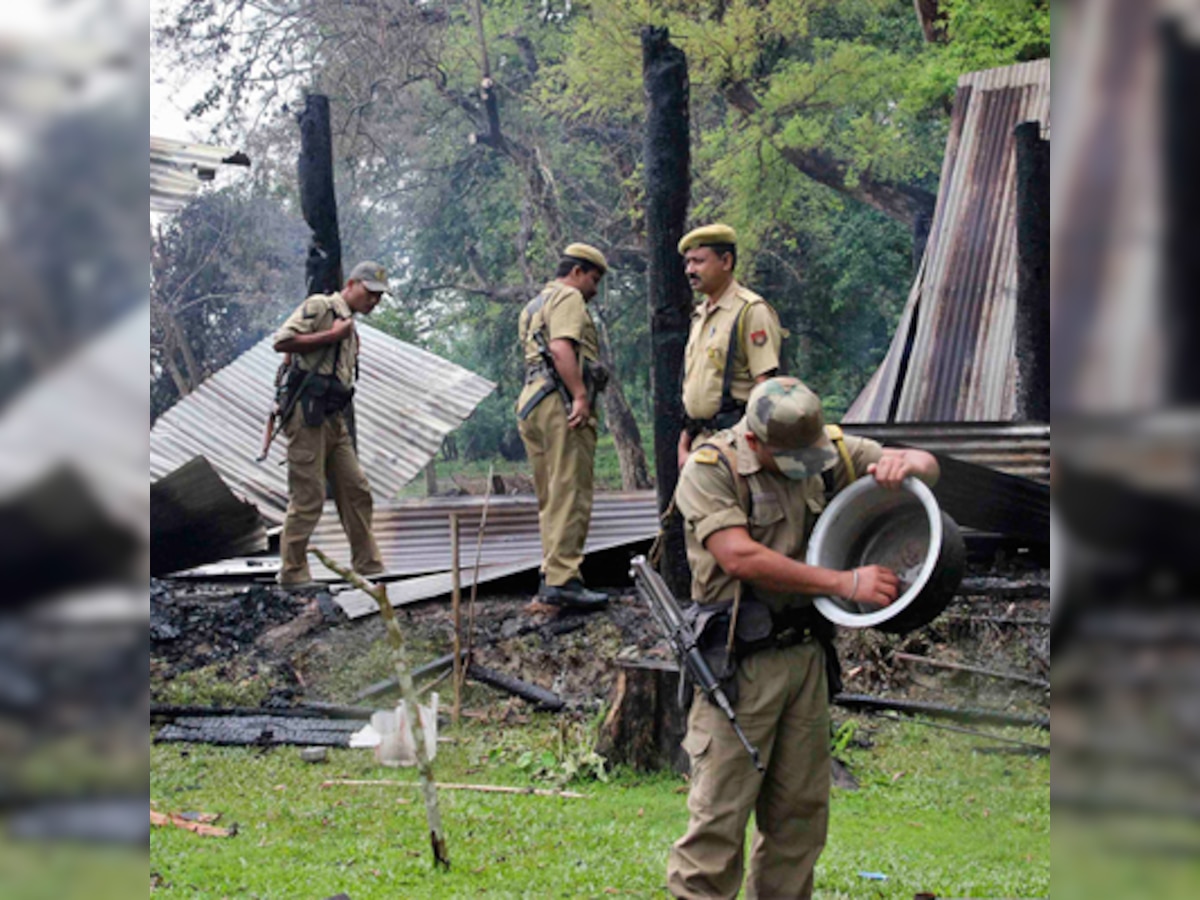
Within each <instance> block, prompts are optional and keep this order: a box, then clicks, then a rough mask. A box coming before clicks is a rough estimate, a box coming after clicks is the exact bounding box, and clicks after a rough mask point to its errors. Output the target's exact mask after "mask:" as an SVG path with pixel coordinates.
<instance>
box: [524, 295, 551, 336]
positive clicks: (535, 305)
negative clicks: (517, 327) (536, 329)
mask: <svg viewBox="0 0 1200 900" xmlns="http://www.w3.org/2000/svg"><path fill="white" fill-rule="evenodd" d="M549 299H550V288H548V287H545V288H542V290H541V291H540V292H539V293H538V295H537V296H536V297H534V298H533V299H532V300H530V301H529V302H528V303H526V304H525V309H524V310H522V312H523V313H524V314H525V323H524V328H522V330H521V343H522V344H524V343H525V341H527V340H529V331H528V328H529V323H530V322H532V321H533V317H534V316H536V315H537V314H538V313H539V312H541V311H542V307H543V306H545V305H546V301H547V300H549ZM545 327H546V324H545V322H543V323H542V328H545Z"/></svg>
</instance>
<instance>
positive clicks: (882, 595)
mask: <svg viewBox="0 0 1200 900" xmlns="http://www.w3.org/2000/svg"><path fill="white" fill-rule="evenodd" d="M842 596H843V597H845V598H846V599H847V600H852V601H854V602H855V603H869V604H870V605H872V606H878V607H880V608H881V609H882V608H883V607H885V606H888V605H889V604H891V602H892V601H893V600H895V599H896V598H897V597H898V596H900V579H899V577H898V576H897V575H896V573H895V572H893V571H892V570H891V569H889V568H887V567H885V566H862V567H861V568H858V569H854V570H852V571H850V572H847V573H846V587H845V589H844V590H843V592H842Z"/></svg>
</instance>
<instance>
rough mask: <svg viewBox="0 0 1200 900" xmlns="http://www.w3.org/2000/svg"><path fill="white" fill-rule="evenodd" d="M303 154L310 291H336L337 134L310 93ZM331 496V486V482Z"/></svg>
mask: <svg viewBox="0 0 1200 900" xmlns="http://www.w3.org/2000/svg"><path fill="white" fill-rule="evenodd" d="M298 118H299V122H300V158H299V160H298V161H297V163H296V169H297V172H296V175H297V181H298V182H299V184H300V212H301V213H302V214H303V216H304V221H305V222H307V223H308V227H309V228H310V229H312V234H311V235H310V236H309V240H308V256H307V258H306V259H305V260H304V283H305V286H306V289H307V291H306V292H307V293H308V294H310V295H311V294H332V293H333V292H334V291H336V290H339V289H340V288H341V286H342V239H341V237H340V236H339V233H338V217H337V192H336V191H335V190H334V185H333V136H332V134H331V132H330V129H329V98H328V97H326V96H324V95H323V94H308V95H306V96H305V98H304V112H302V113H300V115H299V117H298ZM342 415H343V417H344V418H345V420H346V430H347V431H349V432H350V443H351V444H353V446H354V449H355V450H356V451H357V450H358V429H357V427H355V419H354V401H353V400H351V401H350V402H349V403H348V404H346V408H345V409H344V410H343V412H342ZM326 494H327V496H332V489H331V488H329V487H328V486H327V489H326Z"/></svg>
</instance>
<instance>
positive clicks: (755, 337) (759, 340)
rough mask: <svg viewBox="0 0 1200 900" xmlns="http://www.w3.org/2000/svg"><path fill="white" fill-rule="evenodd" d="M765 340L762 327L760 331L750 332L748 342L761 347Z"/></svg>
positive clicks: (764, 331)
mask: <svg viewBox="0 0 1200 900" xmlns="http://www.w3.org/2000/svg"><path fill="white" fill-rule="evenodd" d="M766 342H767V332H766V329H763V330H761V331H752V332H750V343H752V344H753V345H754V346H755V347H761V346H763V345H764V344H765V343H766Z"/></svg>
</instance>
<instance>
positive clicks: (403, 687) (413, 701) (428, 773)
mask: <svg viewBox="0 0 1200 900" xmlns="http://www.w3.org/2000/svg"><path fill="white" fill-rule="evenodd" d="M308 552H309V553H311V554H313V555H314V556H316V557H317V559H319V560H320V561H321V562H322V563H324V564H325V565H326V566H327V567H328V568H329V569H331V570H332V571H334V572H336V573H337V574H338V575H340V576H341V577H342V578H344V579H346V581H348V582H350V583H351V584H352V585H354V586H355V587H356V588H358V589H359V590H362V591H366V592H367V593H368V594H369V595H370V596H372V597H374V598H375V602H376V603H378V604H379V614H380V616H381V617H382V618H383V623H384V628H385V629H386V632H387V638H388V643H389V644H390V645H391V647H392V664H393V666H394V667H395V669H396V679H397V681H399V683H400V694H401V696H402V697H404V702H405V704H406V705H407V707H408V718H409V721H410V722H412V730H413V741H414V743H415V744H416V747H415V748H414V749H415V750H416V754H417V772H418V775H419V776H420V782H419V783H420V786H421V793H422V794H423V795H424V799H425V816H426V818H427V819H428V821H429V843H430V846H431V847H432V849H433V866H434V868H435V869H436V868H437V867H438V866H442V867H444V868H445V869H447V870H448V869H449V868H450V856H449V854H448V853H447V851H446V835H445V833H444V832H443V830H442V812H441V809H440V808H439V806H438V799H437V783H436V782H435V781H434V778H433V764H432V763H431V762H430V761H429V755H428V754H427V753H426V752H425V728H424V727H423V726H422V725H421V707H420V705H419V704H418V702H417V691H416V688H414V687H413V679H412V672H411V671H410V670H409V667H408V650H407V648H406V647H405V646H404V633H403V632H402V631H401V630H400V623H398V622H397V621H396V611H395V610H394V609H392V604H391V601H389V600H388V595H387V586H386V585H383V584H380V585H372V584H371V583H370V582H369V581H367V580H366V579H365V578H363V577H362V576H361V575H359V574H358V573H357V572H352V571H351V570H350V569H347V568H346V567H345V566H343V565H341V564H340V563H335V562H334V561H333V560H332V559H330V558H329V557H328V556H326V555H325V554H324V553H322V552H321V551H320V550H318V549H317V548H316V547H309V548H308Z"/></svg>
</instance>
